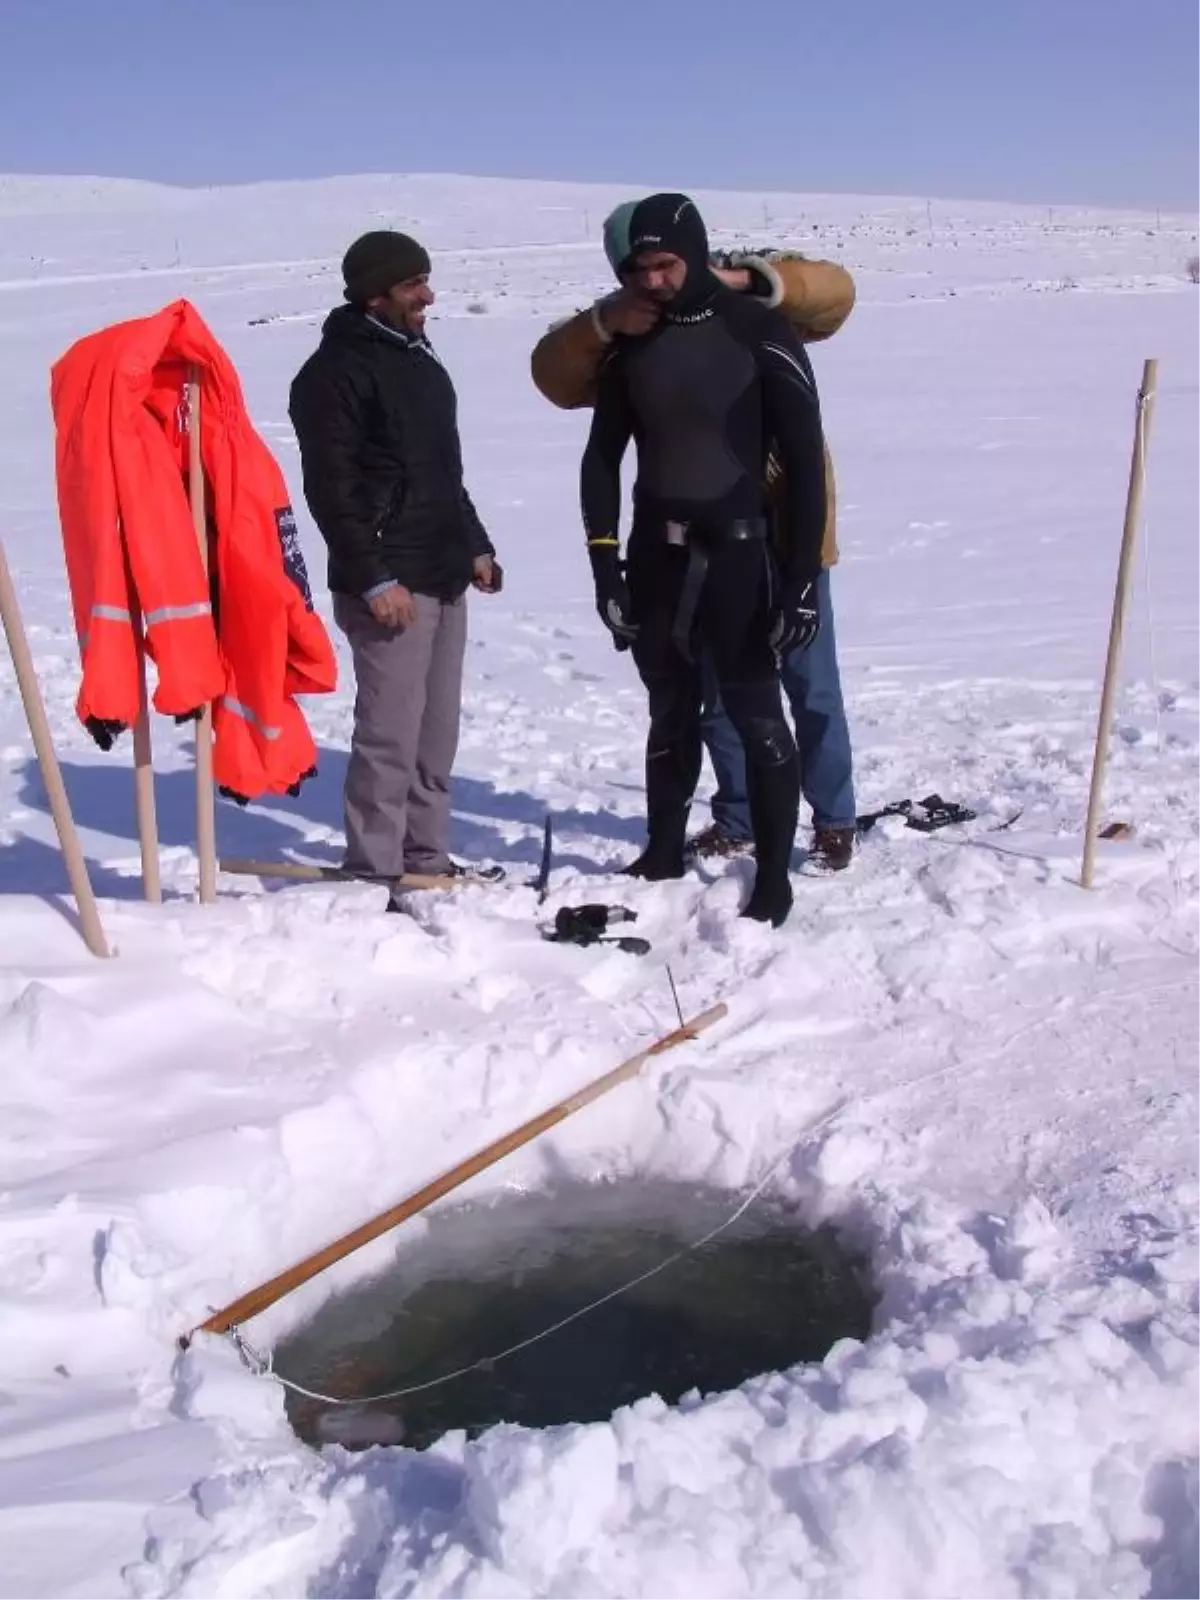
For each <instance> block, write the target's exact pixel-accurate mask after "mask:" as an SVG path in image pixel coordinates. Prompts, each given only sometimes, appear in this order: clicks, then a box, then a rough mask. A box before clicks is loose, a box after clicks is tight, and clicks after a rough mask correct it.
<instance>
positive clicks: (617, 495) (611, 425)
mask: <svg viewBox="0 0 1200 1600" xmlns="http://www.w3.org/2000/svg"><path fill="white" fill-rule="evenodd" d="M632 435H633V414H632V412H631V410H630V406H629V396H628V393H627V391H626V387H625V375H624V370H623V368H622V366H621V363H620V360H619V358H617V357H616V355H615V354H613V355H610V356H609V357H608V360H607V361H606V362H605V364H604V366H603V367H602V368H601V369H600V374H599V377H598V379H597V385H596V407H595V410H594V411H593V413H592V429H591V432H590V433H589V434H588V442H587V448H586V449H585V450H584V452H583V464H582V466H581V467H580V471H579V498H580V502H581V504H582V507H583V527H584V531H585V533H586V534H587V540H588V545H589V546H596V547H602V546H604V545H609V544H612V545H617V544H618V530H619V527H620V522H621V462H622V460H623V459H624V456H625V451H626V449H627V447H628V445H629V441H630V438H631V437H632Z"/></svg>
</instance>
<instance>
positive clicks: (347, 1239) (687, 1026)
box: [179, 1002, 729, 1349]
mask: <svg viewBox="0 0 1200 1600" xmlns="http://www.w3.org/2000/svg"><path fill="white" fill-rule="evenodd" d="M728 1009H729V1008H728V1006H726V1005H725V1004H724V1003H723V1002H722V1003H719V1004H717V1005H715V1006H712V1007H710V1009H709V1010H707V1011H704V1012H702V1013H701V1014H700V1016H698V1017H694V1018H693V1019H692V1021H691V1022H686V1023H684V1025H683V1027H681V1028H676V1029H675V1031H674V1032H673V1033H668V1034H666V1035H665V1036H664V1037H663V1038H661V1039H659V1040H658V1041H657V1042H656V1043H655V1044H652V1045H650V1046H648V1047H647V1048H646V1049H645V1050H640V1051H639V1052H638V1054H637V1055H635V1056H631V1057H630V1058H629V1060H628V1061H623V1062H622V1063H621V1065H620V1066H619V1067H614V1068H613V1069H612V1071H611V1072H606V1073H605V1074H604V1076H603V1077H601V1078H596V1079H594V1080H593V1082H591V1083H589V1084H587V1085H586V1086H585V1087H584V1088H582V1089H579V1090H577V1091H576V1092H575V1094H573V1095H569V1096H568V1097H567V1098H566V1099H565V1100H560V1101H559V1102H558V1104H557V1105H555V1106H551V1107H550V1109H549V1110H548V1111H543V1112H541V1113H540V1115H538V1116H536V1117H531V1118H530V1120H529V1121H528V1122H524V1123H522V1124H521V1126H520V1127H519V1128H514V1130H513V1131H512V1132H511V1133H506V1134H505V1135H504V1136H503V1138H500V1139H495V1140H493V1142H492V1143H491V1144H489V1145H485V1146H484V1148H483V1149H482V1150H479V1151H477V1152H476V1153H475V1155H473V1156H469V1157H468V1158H467V1160H465V1161H460V1162H459V1164H458V1166H456V1167H452V1168H451V1169H450V1171H449V1172H445V1173H443V1174H442V1176H441V1177H440V1178H435V1179H434V1180H433V1182H432V1183H427V1184H426V1185H425V1187H424V1188H423V1189H418V1190H417V1191H416V1193H415V1194H411V1195H409V1197H408V1199H407V1200H402V1201H401V1202H400V1204H399V1205H396V1206H393V1207H392V1208H391V1209H390V1210H389V1211H384V1212H381V1213H380V1215H379V1216H377V1217H374V1218H372V1220H371V1221H370V1222H364V1223H363V1225H362V1226H361V1227H360V1228H355V1229H354V1231H353V1232H352V1233H347V1234H344V1235H343V1237H342V1238H340V1239H335V1240H334V1242H333V1243H332V1244H328V1245H326V1246H325V1248H324V1249H323V1250H318V1251H317V1252H316V1253H315V1254H314V1255H311V1256H307V1257H306V1258H305V1259H304V1260H303V1261H301V1262H299V1263H297V1265H296V1266H294V1267H289V1268H288V1270H287V1271H286V1272H281V1273H280V1274H279V1275H278V1277H275V1278H272V1279H271V1280H270V1282H269V1283H264V1284H262V1285H261V1286H260V1287H259V1288H257V1289H252V1290H251V1291H250V1293H249V1294H244V1295H242V1297H241V1299H240V1300H235V1301H234V1302H233V1304H232V1305H228V1306H226V1307H225V1308H224V1309H223V1310H221V1311H215V1312H214V1313H213V1314H212V1316H211V1317H209V1319H208V1321H207V1322H202V1323H201V1324H200V1326H199V1327H198V1328H194V1329H193V1330H192V1332H191V1333H189V1334H185V1335H184V1336H183V1338H182V1339H181V1340H180V1341H179V1342H180V1344H181V1345H182V1346H183V1348H184V1349H186V1348H187V1346H188V1344H189V1343H190V1342H191V1340H192V1339H193V1338H194V1337H195V1335H196V1334H197V1333H227V1332H228V1331H229V1329H230V1328H232V1327H236V1326H239V1325H240V1324H241V1323H243V1322H248V1321H249V1319H250V1318H251V1317H256V1316H258V1314H259V1313H260V1312H261V1311H265V1310H266V1309H267V1308H268V1306H273V1305H274V1304H275V1302H276V1301H277V1300H282V1299H283V1297H284V1295H285V1294H290V1293H291V1292H292V1290H293V1289H298V1288H299V1287H300V1285H301V1284H302V1283H307V1282H308V1281H309V1279H310V1278H315V1277H316V1276H317V1274H318V1273H319V1272H324V1271H325V1269H326V1267H331V1266H333V1265H334V1263H335V1262H337V1261H341V1260H343V1259H344V1257H346V1256H348V1255H350V1254H351V1253H352V1252H353V1251H355V1250H360V1249H361V1248H362V1246H363V1245H365V1244H370V1242H371V1240H372V1239H378V1238H379V1237H380V1235H381V1234H384V1233H388V1232H389V1231H390V1230H391V1229H392V1228H396V1227H399V1225H400V1224H401V1223H402V1222H407V1221H408V1220H409V1218H410V1217H415V1216H416V1215H417V1214H418V1213H419V1212H421V1211H424V1210H425V1209H426V1207H427V1206H431V1205H432V1204H433V1202H434V1201H435V1200H440V1199H441V1198H442V1196H443V1195H446V1194H449V1193H450V1192H451V1190H452V1189H457V1188H459V1187H460V1185H462V1184H464V1183H466V1182H467V1180H468V1179H469V1178H473V1177H475V1175H476V1173H479V1172H483V1171H485V1170H486V1169H487V1168H488V1167H491V1166H494V1165H495V1163H496V1162H497V1161H499V1160H501V1159H502V1158H503V1157H504V1156H507V1155H510V1154H511V1153H512V1152H513V1151H514V1150H519V1149H520V1148H521V1146H522V1145H524V1144H528V1143H529V1141H530V1140H531V1139H536V1138H537V1136H538V1134H539V1133H545V1132H546V1131H547V1130H548V1129H550V1128H553V1127H554V1126H555V1125H556V1124H558V1123H560V1122H563V1121H565V1120H566V1118H567V1117H569V1116H572V1115H574V1113H575V1112H576V1111H582V1109H583V1108H584V1106H589V1105H591V1103H592V1101H593V1100H599V1098H600V1096H601V1095H604V1094H607V1093H608V1091H609V1090H610V1089H615V1088H616V1086H617V1085H618V1084H619V1083H624V1082H625V1081H626V1079H628V1078H634V1077H636V1076H637V1074H638V1073H639V1072H640V1071H641V1069H642V1068H643V1067H644V1066H645V1064H646V1062H647V1061H649V1060H651V1058H652V1057H654V1056H659V1055H662V1054H663V1053H664V1052H665V1051H667V1050H672V1049H674V1048H675V1046H676V1045H679V1044H684V1043H685V1042H686V1041H687V1040H689V1039H694V1038H695V1037H696V1036H697V1034H699V1033H703V1032H704V1030H705V1029H706V1028H711V1027H712V1026H713V1024H714V1023H717V1022H720V1020H721V1018H722V1017H724V1016H725V1015H726V1014H727V1012H728Z"/></svg>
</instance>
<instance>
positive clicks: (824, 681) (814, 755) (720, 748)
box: [701, 570, 855, 839]
mask: <svg viewBox="0 0 1200 1600" xmlns="http://www.w3.org/2000/svg"><path fill="white" fill-rule="evenodd" d="M818 592H819V596H820V606H821V630H820V632H819V633H818V634H817V637H816V639H815V640H814V641H813V643H812V644H811V645H810V646H809V648H808V649H807V650H794V651H793V652H792V654H791V655H790V656H788V658H787V660H786V661H785V662H784V664H783V692H784V694H785V695H786V696H787V698H788V701H789V702H790V704H791V707H792V716H793V717H794V719H795V723H796V746H797V748H798V750H799V752H800V787H801V792H802V793H803V795H804V798H805V800H806V801H807V803H808V805H809V806H810V807H811V809H812V814H813V823H814V825H815V826H817V827H819V828H852V827H853V826H854V818H855V807H854V763H853V758H852V756H851V752H850V729H849V726H848V725H847V722H846V708H845V705H844V703H843V700H842V680H841V676H840V674H839V672H838V661H837V636H836V633H835V630H834V623H833V598H832V592H831V585H830V581H829V572H828V570H826V571H824V572H822V573H821V576H820V578H819V580H818ZM703 682H704V709H703V713H702V717H701V728H702V732H703V735H704V744H705V748H706V749H707V750H708V756H709V760H710V761H711V762H712V765H713V774H714V776H715V777H716V780H717V792H716V794H715V795H714V796H713V801H712V816H713V821H714V822H715V823H716V824H717V826H718V827H719V828H720V829H721V831H722V833H725V834H727V835H728V836H729V837H730V838H731V839H749V838H750V802H749V800H748V799H747V797H746V757H745V753H744V752H743V750H742V741H741V740H740V739H739V738H738V736H737V733H736V732H735V731H734V727H733V724H732V723H731V722H730V720H729V718H728V717H727V716H726V714H725V708H724V707H723V706H722V704H721V695H720V691H719V689H718V687H717V678H716V673H715V672H714V671H713V666H712V662H711V661H710V660H708V659H707V657H706V658H705V660H704V663H703Z"/></svg>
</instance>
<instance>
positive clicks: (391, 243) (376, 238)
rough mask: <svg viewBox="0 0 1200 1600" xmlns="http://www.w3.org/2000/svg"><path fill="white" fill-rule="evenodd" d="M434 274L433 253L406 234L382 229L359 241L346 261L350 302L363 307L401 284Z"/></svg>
mask: <svg viewBox="0 0 1200 1600" xmlns="http://www.w3.org/2000/svg"><path fill="white" fill-rule="evenodd" d="M429 270H430V260H429V252H428V251H427V250H426V249H425V247H424V246H423V245H419V244H418V243H417V241H416V240H415V239H410V238H409V236H408V234H406V233H393V232H391V230H390V229H386V228H381V229H379V230H378V231H377V232H375V233H364V234H363V235H362V237H361V238H360V239H355V241H354V243H353V244H352V245H351V246H350V248H349V250H347V251H346V254H345V255H344V256H343V257H342V277H343V279H344V280H345V283H346V299H347V300H349V301H350V302H351V303H352V304H359V305H361V304H362V303H363V302H365V301H367V300H372V299H374V297H375V296H376V295H379V294H386V293H387V292H388V290H389V289H392V288H394V287H395V286H396V284H398V283H405V282H406V281H407V280H408V279H409V278H420V277H422V276H423V275H424V274H425V273H427V272H428V271H429Z"/></svg>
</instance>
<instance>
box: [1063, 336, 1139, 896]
mask: <svg viewBox="0 0 1200 1600" xmlns="http://www.w3.org/2000/svg"><path fill="white" fill-rule="evenodd" d="M1157 384H1158V362H1157V361H1153V360H1151V361H1147V362H1146V364H1145V366H1144V367H1143V369H1142V386H1141V388H1140V389H1139V390H1138V396H1137V412H1136V415H1135V418H1134V424H1133V458H1132V460H1131V462H1130V465H1129V491H1128V493H1127V495H1126V497H1125V528H1124V531H1123V533H1122V535H1121V557H1120V560H1119V561H1118V563H1117V587H1116V592H1115V594H1114V595H1113V609H1112V622H1111V624H1110V626H1109V630H1108V658H1107V660H1106V661H1105V664H1104V688H1103V690H1102V691H1101V694H1100V719H1099V722H1098V723H1097V726H1096V749H1095V752H1094V754H1093V756H1092V786H1091V791H1090V793H1089V795H1088V809H1087V824H1086V826H1085V828H1084V833H1083V868H1082V871H1081V872H1080V875H1079V881H1080V883H1081V884H1082V885H1083V887H1084V888H1085V889H1090V888H1091V887H1092V879H1093V875H1094V872H1095V865H1096V831H1097V829H1098V828H1099V825H1100V804H1101V800H1102V798H1103V793H1104V770H1105V767H1106V766H1107V764H1108V738H1109V729H1110V727H1111V725H1112V712H1113V699H1114V697H1115V695H1116V692H1117V668H1118V666H1119V664H1120V659H1121V635H1122V631H1123V629H1124V626H1125V603H1126V600H1127V599H1128V596H1129V580H1130V577H1131V576H1132V573H1133V549H1134V545H1135V543H1136V541H1137V528H1138V519H1139V516H1140V514H1141V507H1142V487H1143V485H1144V483H1145V481H1146V445H1147V442H1148V440H1149V436H1150V424H1151V422H1152V420H1153V418H1154V395H1155V390H1156V388H1157Z"/></svg>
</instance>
